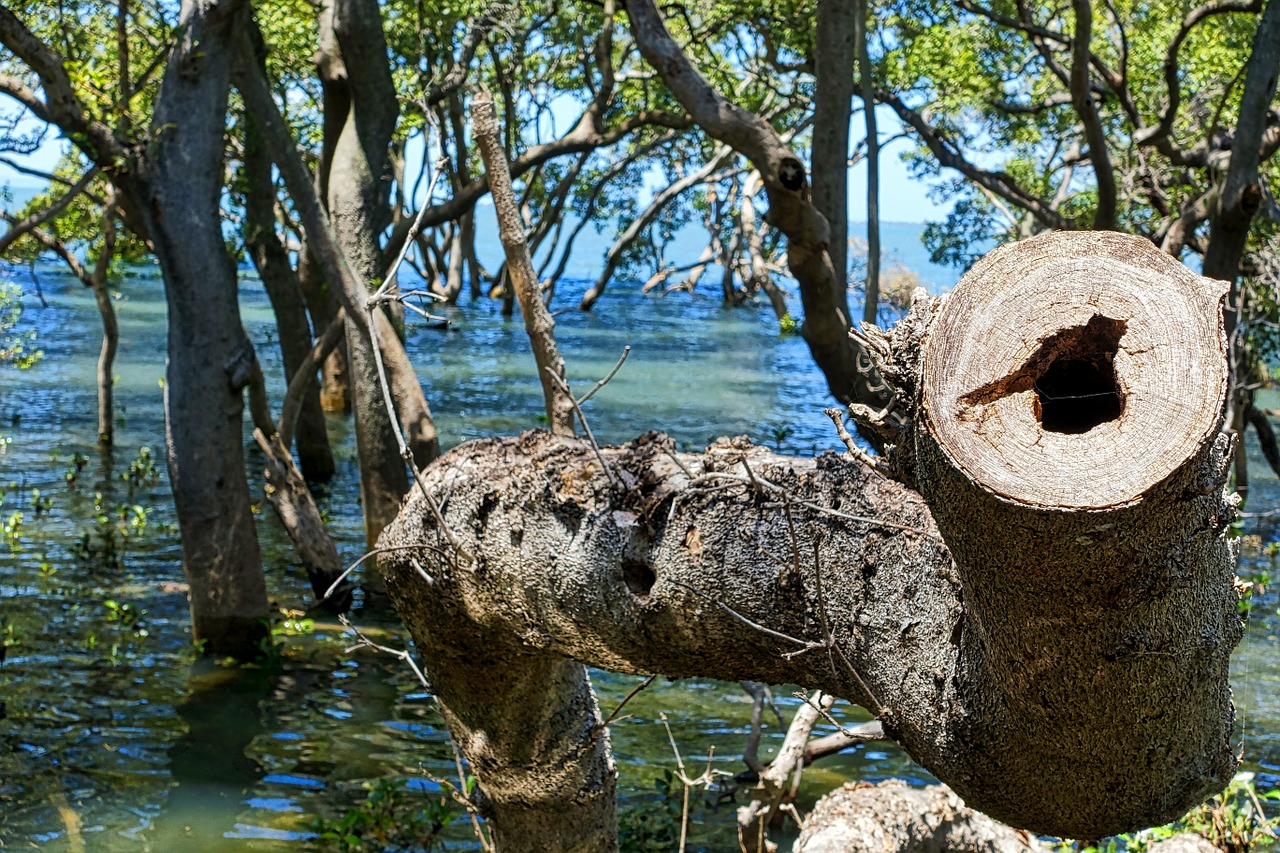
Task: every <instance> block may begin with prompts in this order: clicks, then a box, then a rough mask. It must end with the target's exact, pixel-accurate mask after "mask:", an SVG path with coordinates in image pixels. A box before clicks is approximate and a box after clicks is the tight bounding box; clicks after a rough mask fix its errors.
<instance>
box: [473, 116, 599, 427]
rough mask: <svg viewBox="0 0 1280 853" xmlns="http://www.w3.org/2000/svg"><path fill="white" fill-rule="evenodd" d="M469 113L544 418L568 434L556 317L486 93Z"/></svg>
mask: <svg viewBox="0 0 1280 853" xmlns="http://www.w3.org/2000/svg"><path fill="white" fill-rule="evenodd" d="M471 108H472V112H473V116H474V124H475V134H476V142H477V143H478V144H479V146H480V154H481V156H483V157H484V166H485V171H486V172H487V173H488V175H489V191H490V192H491V193H493V206H494V210H495V211H496V212H497V214H498V231H499V233H500V234H501V236H502V246H503V248H504V249H505V250H506V254H507V277H508V279H509V280H510V282H511V287H512V289H513V290H515V295H516V298H517V299H519V300H520V314H521V316H523V317H524V327H525V331H526V332H528V334H529V343H530V345H531V346H532V348H533V361H534V364H535V365H537V369H538V383H539V384H540V385H541V386H542V395H543V398H544V400H545V403H546V410H547V422H548V424H549V425H550V427H551V432H553V433H554V434H556V435H567V436H572V435H573V409H574V402H573V397H572V396H571V395H570V393H569V390H568V387H569V386H568V385H566V384H565V378H564V359H563V358H561V357H560V351H559V349H558V348H557V347H556V338H555V328H556V321H555V320H554V319H553V318H552V317H551V312H549V311H548V310H547V306H546V305H545V304H543V302H542V296H541V294H540V293H539V292H538V276H537V273H535V272H534V270H533V260H532V259H531V258H530V257H529V247H528V245H527V244H526V243H525V236H524V226H523V225H522V224H521V223H520V219H519V214H518V211H517V209H516V197H515V193H514V192H513V191H512V189H511V174H510V172H509V171H508V166H507V155H506V153H505V152H504V151H503V148H502V138H501V136H500V135H499V130H498V117H497V114H496V113H495V112H494V109H493V101H492V100H491V99H490V98H489V97H488V96H487V95H484V94H482V95H480V96H477V97H476V98H475V99H474V100H472V102H471Z"/></svg>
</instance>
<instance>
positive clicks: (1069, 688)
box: [381, 233, 1242, 850]
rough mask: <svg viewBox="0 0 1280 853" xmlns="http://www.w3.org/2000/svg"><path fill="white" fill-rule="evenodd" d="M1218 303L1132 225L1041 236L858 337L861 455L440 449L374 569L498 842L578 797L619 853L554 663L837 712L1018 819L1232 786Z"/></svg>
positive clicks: (1124, 816) (727, 446)
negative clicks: (868, 449)
mask: <svg viewBox="0 0 1280 853" xmlns="http://www.w3.org/2000/svg"><path fill="white" fill-rule="evenodd" d="M1224 293H1225V286H1224V285H1222V284H1221V283H1219V282H1213V281H1209V280H1207V279H1203V278H1200V277H1199V276H1196V275H1194V274H1192V273H1191V272H1189V271H1188V270H1186V269H1185V268H1184V267H1182V266H1181V265H1179V264H1177V262H1175V261H1173V260H1172V259H1171V258H1169V257H1168V256H1166V255H1163V254H1161V253H1160V252H1159V251H1158V250H1156V249H1155V248H1154V247H1153V246H1151V245H1150V244H1149V243H1147V242H1145V241H1142V240H1139V239H1137V238H1131V237H1125V236H1122V235H1116V234H1101V233H1099V234H1078V233H1077V234H1054V235H1048V236H1045V237H1041V238H1037V239H1035V240H1031V241H1028V242H1026V243H1022V244H1018V245H1015V246H1012V247H1005V248H1002V249H999V250H997V251H996V252H994V253H993V254H992V255H991V256H989V257H988V258H987V259H986V260H984V261H983V262H981V263H979V264H978V265H977V266H976V267H975V268H974V269H973V270H972V271H971V272H970V273H969V274H968V275H967V276H966V277H965V278H964V279H963V280H962V281H961V283H960V284H959V285H958V286H957V288H956V290H955V291H954V292H953V293H952V294H951V295H950V296H949V297H947V298H946V299H944V300H930V299H928V298H925V297H923V296H921V297H920V298H918V299H917V300H916V302H915V304H914V305H913V307H912V310H911V313H910V314H909V315H908V318H907V319H906V320H905V321H904V322H902V323H900V324H899V325H898V326H897V327H896V328H895V329H894V330H893V333H892V335H890V334H886V333H883V332H879V331H878V330H874V327H870V328H869V335H868V340H867V343H866V345H867V346H868V347H869V351H870V352H872V353H874V354H875V356H876V357H877V360H878V362H879V370H880V375H881V376H882V377H883V378H884V379H885V381H886V382H888V383H889V384H890V387H891V388H892V389H893V390H894V391H895V393H896V394H897V402H896V407H897V408H896V410H895V419H894V420H893V421H888V420H887V419H882V418H879V417H876V416H875V414H874V413H870V412H869V410H859V411H860V413H861V414H862V415H863V416H864V421H865V422H866V426H867V428H870V429H877V430H880V431H881V433H882V435H883V436H884V437H885V439H886V441H887V443H888V444H890V445H892V446H893V448H894V449H893V451H892V452H891V453H890V454H888V456H887V457H885V458H881V459H877V460H873V459H871V458H870V457H867V456H866V455H865V454H864V453H863V452H862V451H860V450H857V449H856V448H855V449H854V451H853V452H852V453H851V456H853V457H856V458H850V457H845V458H839V457H836V456H833V455H830V454H828V455H824V456H821V457H818V458H817V459H815V460H799V459H789V458H784V457H779V456H774V455H772V454H769V453H768V452H767V451H764V450H762V449H760V448H758V447H753V446H751V445H750V444H749V443H746V442H745V441H741V440H736V441H733V442H723V443H719V444H717V445H715V446H713V447H712V448H711V449H710V450H709V451H708V452H707V453H706V454H703V455H696V456H695V455H679V454H676V453H675V452H674V448H673V445H672V443H671V442H670V440H669V439H667V438H666V437H665V436H656V435H649V436H645V437H642V438H641V439H639V440H637V441H636V442H633V443H632V444H630V445H627V446H625V447H622V448H618V449H606V450H604V451H602V452H601V453H600V454H597V452H596V450H595V449H594V448H592V447H591V446H590V445H588V444H585V443H583V442H581V441H577V440H574V439H570V438H563V437H552V436H549V435H547V434H545V433H529V434H526V435H525V436H522V437H520V438H516V439H491V440H485V441H478V442H472V443H469V444H466V445H463V446H461V447H459V448H457V449H455V450H454V451H452V452H451V453H449V454H448V455H446V456H445V457H442V459H441V460H440V461H439V462H437V463H436V464H435V465H433V466H432V467H431V468H430V469H428V471H427V474H426V488H427V489H428V491H430V492H432V493H434V495H435V502H436V507H437V508H438V507H439V504H440V503H441V502H442V501H444V499H445V498H446V497H447V501H444V508H443V510H442V516H441V518H442V520H443V525H442V523H441V522H438V521H437V520H436V519H437V516H436V514H435V510H434V509H433V508H432V506H431V505H429V503H428V502H427V501H426V500H425V498H424V497H423V495H421V494H420V493H418V492H417V491H415V492H414V493H413V495H412V496H411V498H410V499H409V501H408V502H407V503H406V505H405V507H404V509H403V510H402V512H401V513H400V515H399V517H398V518H397V520H396V521H395V523H394V524H392V525H391V526H390V527H388V529H387V531H386V533H385V534H384V536H383V539H382V543H381V544H382V545H383V546H385V547H390V548H395V549H396V551H395V552H394V553H392V554H390V555H388V556H387V558H386V559H385V561H384V565H385V567H386V569H387V572H388V575H387V583H388V589H389V591H390V593H391V595H392V598H393V600H394V602H395V604H396V606H397V608H398V610H399V611H400V613H401V615H402V617H403V618H404V620H405V622H406V624H407V625H408V626H409V629H410V630H411V632H412V633H413V636H414V640H415V642H416V643H417V646H418V649H419V651H420V652H421V654H422V655H423V658H424V664H425V666H426V669H427V670H428V671H429V674H430V677H431V679H432V683H433V685H434V686H435V688H436V691H437V695H438V696H439V698H440V700H441V702H442V704H443V706H444V707H445V709H446V711H445V713H446V717H447V719H448V720H449V723H450V726H451V729H452V730H453V732H454V734H455V736H456V737H457V738H458V741H459V743H460V745H461V748H462V750H463V752H464V754H466V755H467V757H468V758H469V759H470V760H471V761H472V763H473V767H474V768H475V770H476V774H477V776H478V778H479V780H480V785H481V788H482V790H483V791H484V793H485V795H486V796H487V797H488V803H489V808H490V810H491V814H490V817H491V820H492V825H493V827H494V831H495V837H496V838H497V839H498V841H499V847H500V849H504V850H546V849H578V848H574V847H570V846H566V847H564V848H561V847H559V846H558V844H559V840H558V839H559V838H560V837H559V836H553V835H549V834H540V833H551V832H553V829H552V828H554V832H567V831H568V830H567V829H566V828H565V827H566V825H567V824H570V823H575V822H576V821H577V820H579V818H578V816H577V812H576V811H575V810H576V809H578V808H579V807H581V808H583V809H584V810H586V811H584V814H585V813H588V811H589V815H590V820H587V821H585V823H584V824H583V825H589V826H594V827H597V828H598V829H597V830H596V834H595V835H594V836H593V838H592V843H593V844H595V847H594V848H592V849H609V848H610V846H611V845H612V844H614V843H615V842H613V841H609V842H608V843H607V844H606V843H605V841H604V836H605V835H606V834H607V833H608V832H609V829H608V827H609V825H610V819H609V818H608V817H607V816H606V814H605V813H606V812H609V813H610V814H611V811H610V810H611V809H612V786H613V784H614V781H613V776H612V773H613V770H612V765H611V763H610V762H609V761H608V760H607V741H606V740H605V738H604V736H603V735H602V734H601V733H600V732H599V730H598V726H599V723H598V715H597V711H596V709H595V704H594V700H593V699H591V696H590V691H589V683H588V681H587V677H586V671H585V669H583V668H582V667H581V665H580V664H588V665H592V666H600V667H604V668H608V669H614V670H618V671H622V672H632V673H646V674H648V673H662V674H664V675H668V676H671V677H690V676H703V677H713V678H721V679H726V680H744V679H745V680H754V681H766V682H789V683H799V684H803V685H807V686H809V687H811V688H815V689H820V690H822V691H824V692H827V693H830V694H832V695H835V696H838V697H842V698H846V699H849V700H850V701H853V702H855V703H858V704H860V705H863V706H864V707H866V708H867V709H869V710H870V711H871V712H872V713H873V714H875V715H877V716H878V717H879V719H880V721H881V723H882V724H883V726H884V730H885V732H886V733H887V734H889V735H890V736H891V737H893V738H894V739H896V740H897V741H898V742H899V743H901V744H902V745H903V747H904V748H905V749H906V750H907V751H908V753H909V754H910V755H911V756H912V757H913V758H914V759H915V760H917V761H918V762H919V763H920V764H922V765H923V766H924V767H926V768H927V769H929V770H930V771H931V772H932V773H934V774H935V775H936V776H937V777H938V778H939V779H941V780H942V781H944V782H946V783H947V784H948V785H950V786H951V787H952V788H953V789H955V791H956V792H957V793H958V794H959V795H961V796H963V797H964V799H965V801H966V802H967V803H968V805H969V806H970V807H972V808H974V809H980V810H982V811H984V812H986V813H988V814H990V815H991V816H992V817H994V818H997V819H999V820H1003V821H1005V822H1008V823H1010V824H1012V825H1014V826H1018V827H1021V828H1025V829H1029V830H1031V831H1033V832H1039V833H1045V834H1050V835H1057V836H1063V837H1071V838H1096V837H1100V836H1105V835H1111V834H1115V833H1118V832H1123V831H1127V830H1132V829H1135V828H1138V827H1142V826H1148V825H1152V824H1158V823H1162V822H1164V821H1167V820H1170V819H1172V818H1174V817H1177V816H1178V815H1180V814H1182V812H1183V811H1185V810H1186V808H1187V807H1189V806H1190V805H1192V804H1194V803H1197V802H1199V801H1200V800H1201V799H1202V798H1203V797H1205V796H1206V795H1207V794H1209V793H1211V792H1212V791H1214V790H1216V789H1219V788H1221V787H1222V786H1223V785H1225V784H1226V782H1227V781H1228V780H1229V779H1230V778H1231V775H1232V772H1233V770H1234V768H1235V766H1236V756H1235V753H1234V752H1233V750H1232V748H1231V743H1230V736H1231V731H1232V719H1233V710H1232V706H1231V700H1230V689H1229V686H1228V682H1227V664H1228V659H1229V657H1230V652H1231V649H1232V648H1233V647H1234V646H1235V644H1236V643H1237V642H1238V641H1239V639H1240V636H1241V633H1242V628H1241V623H1240V619H1239V617H1238V616H1237V614H1236V594H1235V591H1234V588H1233V585H1232V577H1233V575H1232V568H1233V553H1232V549H1231V548H1230V546H1229V544H1228V541H1227V539H1226V536H1225V531H1226V528H1227V526H1228V524H1229V523H1230V521H1231V519H1232V517H1233V513H1234V499H1233V498H1232V497H1230V496H1228V495H1227V494H1226V493H1225V492H1224V490H1223V484H1224V481H1225V468H1226V465H1227V462H1228V459H1229V456H1230V450H1231V442H1230V439H1229V438H1227V437H1226V436H1224V435H1223V434H1222V433H1221V431H1220V430H1221V426H1222V421H1223V414H1224V407H1225V400H1226V390H1227V363H1226V339H1225V335H1224V332H1223V327H1222V297H1223V295H1224ZM602 464H604V465H608V466H609V469H610V473H609V474H606V472H605V471H603V470H602V467H601V466H602ZM881 472H889V473H891V474H892V475H893V476H894V477H896V478H897V479H900V480H901V481H902V482H903V483H906V484H910V485H912V486H914V487H917V488H918V489H919V492H918V494H917V493H916V492H914V491H912V490H911V489H910V488H908V487H907V486H906V485H901V484H899V483H898V482H894V481H893V480H890V479H886V478H884V476H883V475H882V473H881ZM926 502H927V505H928V508H926V505H925V504H926ZM930 511H932V515H931V514H930ZM935 523H936V527H935ZM944 540H945V546H944V544H943V541H944ZM953 560H954V561H953ZM477 649H483V650H484V651H483V655H482V656H480V655H478V653H477V652H476V650H477ZM480 657H483V660H482V661H481V660H480ZM570 661H573V663H570ZM538 667H541V668H544V669H545V670H546V671H547V672H553V673H554V674H555V675H556V680H555V681H554V683H552V682H550V681H548V682H546V683H545V684H544V685H543V687H542V688H541V689H535V687H534V685H532V684H530V683H529V681H528V680H527V677H526V674H527V673H529V672H531V671H533V670H534V669H535V668H538ZM513 684H518V685H520V694H519V701H518V702H516V701H513V699H512V694H511V692H510V691H511V689H512V688H511V685H513ZM602 751H604V752H605V753H606V754H605V755H602V754H601V753H602ZM539 771H540V772H539ZM552 771H554V772H552ZM531 780H532V782H531ZM533 782H536V786H537V787H536V788H529V787H524V786H527V785H529V784H532V783H533ZM584 804H589V809H588V806H587V805H584ZM575 825H576V823H575ZM581 849H587V848H586V847H585V846H584V847H583V848H581Z"/></svg>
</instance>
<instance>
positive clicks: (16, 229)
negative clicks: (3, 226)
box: [0, 166, 98, 254]
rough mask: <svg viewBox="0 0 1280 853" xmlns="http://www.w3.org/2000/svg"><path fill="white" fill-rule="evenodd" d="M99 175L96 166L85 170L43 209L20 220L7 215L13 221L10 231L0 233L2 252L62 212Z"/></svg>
mask: <svg viewBox="0 0 1280 853" xmlns="http://www.w3.org/2000/svg"><path fill="white" fill-rule="evenodd" d="M97 176H98V167H97V166H94V167H92V168H91V169H89V171H87V172H85V173H84V175H82V176H81V177H80V180H78V181H76V182H75V184H73V185H72V186H71V188H70V189H68V190H67V191H66V192H65V193H63V194H62V197H61V198H59V199H58V200H57V201H55V202H54V203H53V204H51V205H49V206H48V207H46V208H44V209H43V210H39V211H36V212H35V213H33V214H31V215H30V216H26V217H23V218H22V219H20V220H14V219H11V218H9V217H6V219H9V221H10V222H11V226H10V228H9V230H8V231H6V232H5V233H4V234H3V235H0V254H3V253H4V252H5V251H6V250H8V248H9V247H10V246H12V245H13V244H14V242H15V241H17V240H18V239H19V238H20V237H22V235H23V234H26V233H28V232H30V231H31V230H32V229H34V228H38V227H40V226H41V225H44V224H45V223H46V222H48V221H49V220H50V219H53V218H54V217H55V216H57V215H58V214H60V213H62V211H64V210H66V209H67V207H68V206H69V205H70V204H71V202H73V201H75V200H76V199H77V198H78V197H79V196H80V194H81V193H83V192H84V191H85V190H86V189H87V188H88V186H89V184H91V183H92V182H93V179H94V178H96V177H97Z"/></svg>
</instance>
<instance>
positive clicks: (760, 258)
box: [739, 172, 791, 324]
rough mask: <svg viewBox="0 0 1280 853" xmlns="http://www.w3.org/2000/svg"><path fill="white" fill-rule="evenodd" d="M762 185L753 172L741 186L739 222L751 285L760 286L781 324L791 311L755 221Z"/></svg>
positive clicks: (758, 177) (757, 173) (756, 174)
mask: <svg viewBox="0 0 1280 853" xmlns="http://www.w3.org/2000/svg"><path fill="white" fill-rule="evenodd" d="M762 186H763V185H762V184H761V183H760V173H759V172H753V173H752V174H751V177H750V178H748V179H747V182H746V184H745V185H744V186H743V188H742V210H741V212H740V213H739V222H740V224H741V225H742V234H743V237H744V238H745V240H746V244H747V250H748V251H749V252H750V253H751V279H752V282H753V286H754V287H758V288H760V289H761V290H763V291H764V292H765V294H766V295H768V297H769V304H770V305H771V306H772V307H773V313H774V316H775V317H777V318H778V323H779V324H781V323H782V322H783V321H784V320H785V319H786V318H787V317H789V316H790V313H791V312H790V309H789V308H788V307H787V297H786V294H784V293H783V292H782V288H780V287H778V284H777V282H775V281H774V280H773V276H772V275H770V273H769V268H768V266H767V265H766V264H765V258H764V240H763V238H762V236H761V234H760V228H759V225H758V224H757V221H756V204H755V198H756V196H757V195H758V194H759V193H760V189H761V187H762Z"/></svg>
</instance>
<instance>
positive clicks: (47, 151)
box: [0, 107, 946, 222]
mask: <svg viewBox="0 0 1280 853" xmlns="http://www.w3.org/2000/svg"><path fill="white" fill-rule="evenodd" d="M876 118H877V120H878V121H879V124H880V128H881V135H882V136H883V137H885V138H888V137H889V136H890V135H892V134H894V133H896V132H897V131H898V128H899V125H898V123H897V117H896V116H894V115H893V113H892V112H891V111H890V110H888V109H886V108H883V107H882V108H881V109H879V110H877V112H876ZM860 119H861V115H860V114H858V115H855V116H854V133H853V139H855V140H857V139H860V138H861V136H862V134H861V131H860V127H861V121H860ZM66 144H67V143H66V141H65V140H64V139H62V138H61V137H56V136H54V135H53V134H52V133H50V136H49V138H48V139H47V140H46V141H45V144H44V145H43V146H42V147H41V148H40V150H39V151H37V152H36V153H35V154H32V155H31V156H30V157H21V158H20V157H14V158H13V159H15V160H19V161H20V162H23V163H26V164H28V165H30V166H32V167H34V168H36V169H40V170H42V171H51V170H52V169H53V167H54V165H55V164H56V163H57V160H58V156H59V154H60V153H61V151H62V150H63V146H64V145H66ZM908 144H909V143H908V142H906V141H904V140H895V141H894V142H892V143H890V144H889V145H888V146H887V147H886V148H884V149H883V151H882V156H881V162H880V218H881V219H882V220H884V221H887V222H925V221H929V220H938V219H941V218H942V217H943V216H944V215H945V214H946V208H945V207H943V206H941V205H938V204H935V203H933V202H932V201H930V200H929V197H928V184H924V183H921V182H919V181H916V180H913V179H912V178H911V177H910V176H909V175H908V174H907V167H906V165H905V164H903V163H902V161H901V160H900V159H899V155H900V154H901V153H902V152H903V151H905V150H906V147H907V145H908ZM419 150H420V149H419ZM406 159H407V160H408V162H410V163H412V162H415V161H416V160H417V158H416V157H414V156H412V155H410V156H408V157H407V158H406ZM406 177H407V178H408V177H411V176H406ZM6 183H7V184H9V185H11V186H13V187H28V188H30V187H37V186H40V182H39V181H37V180H36V179H34V178H31V177H29V176H27V175H21V174H18V173H17V172H14V171H13V170H12V169H10V168H9V167H7V166H5V165H3V164H0V184H6ZM866 197H867V167H866V163H865V161H864V162H862V163H859V164H858V165H857V166H855V167H853V168H852V169H850V170H849V217H850V221H852V222H865V221H866V218H867V213H866V211H867V205H866Z"/></svg>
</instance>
